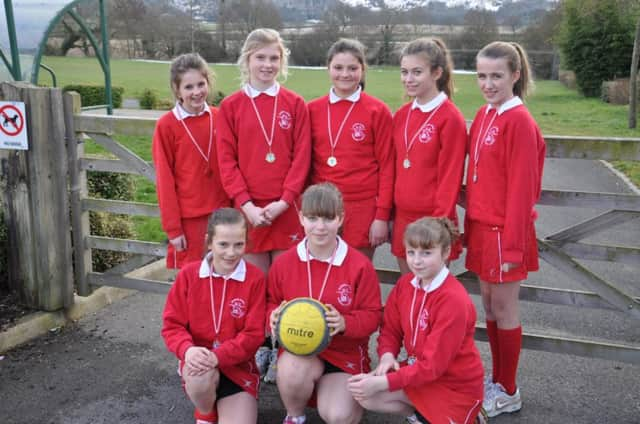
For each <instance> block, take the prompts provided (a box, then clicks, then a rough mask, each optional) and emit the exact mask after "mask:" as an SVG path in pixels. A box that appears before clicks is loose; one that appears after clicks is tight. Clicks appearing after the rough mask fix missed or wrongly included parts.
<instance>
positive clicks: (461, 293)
mask: <svg viewBox="0 0 640 424" xmlns="http://www.w3.org/2000/svg"><path fill="white" fill-rule="evenodd" d="M436 278H437V277H436ZM440 278H441V281H442V280H443V282H442V284H441V285H440V286H437V287H435V288H432V289H430V290H429V293H428V294H427V299H426V301H425V306H424V311H423V313H422V318H421V320H420V322H419V323H418V332H417V333H418V334H417V337H416V344H415V348H412V347H411V343H412V339H413V332H412V330H411V329H412V327H411V325H412V324H411V323H410V320H413V328H414V329H415V328H416V327H415V325H416V320H417V319H418V315H419V314H420V305H421V304H422V300H423V297H424V295H425V291H424V289H421V288H418V289H417V292H416V297H415V303H414V308H413V311H414V313H413V316H410V311H411V303H412V300H413V295H414V291H415V290H416V289H415V288H414V286H413V285H412V284H411V281H412V280H413V279H414V275H413V274H412V273H409V274H405V275H403V276H402V277H400V279H399V280H398V282H397V283H396V285H395V287H394V288H393V289H392V290H391V293H389V297H388V298H387V302H386V304H385V307H384V319H383V323H382V328H381V329H380V336H379V337H378V355H379V356H382V355H383V354H384V353H387V352H389V353H391V354H393V355H394V356H397V355H398V353H399V352H400V348H401V346H403V345H404V346H405V348H406V349H407V354H408V355H414V356H415V357H416V359H417V361H416V362H415V363H414V364H413V365H406V366H402V367H401V368H400V370H398V371H396V372H390V373H388V374H387V380H388V382H389V390H390V391H395V390H399V389H402V388H404V387H407V386H421V385H424V384H428V383H433V382H437V383H441V384H444V385H446V386H447V387H449V388H450V389H452V390H454V391H456V392H459V393H465V394H468V395H470V396H473V397H475V398H477V399H482V396H483V381H482V380H483V377H484V371H483V368H482V360H481V358H480V353H479V352H478V349H477V348H476V345H475V342H474V340H473V334H474V331H475V325H476V310H475V307H474V306H473V302H472V301H471V298H470V297H469V294H468V293H467V291H466V290H465V288H464V286H462V284H460V282H459V281H458V280H457V279H456V278H455V277H454V276H453V275H452V274H451V273H450V272H449V270H448V269H447V268H446V267H445V268H443V271H441V275H440ZM434 283H435V279H434V281H433V282H432V284H434Z"/></svg>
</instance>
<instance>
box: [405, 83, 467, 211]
mask: <svg viewBox="0 0 640 424" xmlns="http://www.w3.org/2000/svg"><path fill="white" fill-rule="evenodd" d="M434 100H435V101H434V103H433V104H430V105H429V106H430V107H431V106H433V107H434V109H432V110H431V111H430V112H422V111H421V110H420V109H418V108H416V109H414V110H411V106H412V104H413V103H407V104H405V105H404V106H402V107H401V108H400V109H398V111H397V112H396V113H395V115H394V116H393V143H394V147H395V152H396V154H395V156H396V164H395V169H396V180H395V188H394V206H395V207H396V208H398V209H400V210H405V211H408V212H422V213H424V215H426V216H435V217H441V216H446V217H448V218H450V219H453V220H454V221H455V220H456V202H457V200H458V193H459V192H460V187H461V185H462V176H463V174H464V159H465V156H466V148H467V127H466V123H465V121H464V117H463V116H462V113H460V111H459V110H458V108H457V107H456V106H455V105H454V104H453V102H452V101H451V100H449V99H448V98H447V97H446V95H445V94H444V93H441V94H440V95H439V96H438V97H436V99H434ZM437 105H440V106H439V107H438V106H437ZM435 108H437V110H436V109H435ZM409 112H411V115H410V116H409V122H408V125H407V143H406V144H407V145H409V144H410V143H411V139H412V138H413V136H414V134H416V132H417V131H418V130H419V129H420V128H421V127H422V126H423V124H424V123H425V121H426V120H427V119H429V117H431V116H432V115H433V117H432V118H431V119H430V120H429V123H428V124H427V125H425V126H424V128H423V129H422V130H421V131H420V133H419V134H418V135H417V136H416V138H415V141H414V142H413V145H412V146H411V148H410V149H409V160H410V161H411V166H410V167H409V168H404V167H403V161H404V160H405V158H406V151H407V149H406V147H405V123H406V122H407V114H408V113H409ZM434 112H435V115H434Z"/></svg>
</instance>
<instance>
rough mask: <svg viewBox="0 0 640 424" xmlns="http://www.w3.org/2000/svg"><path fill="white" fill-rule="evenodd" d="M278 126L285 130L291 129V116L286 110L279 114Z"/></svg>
mask: <svg viewBox="0 0 640 424" xmlns="http://www.w3.org/2000/svg"><path fill="white" fill-rule="evenodd" d="M278 125H280V128H282V129H283V130H288V129H289V128H291V114H290V113H289V112H287V111H286V110H281V111H280V112H279V113H278Z"/></svg>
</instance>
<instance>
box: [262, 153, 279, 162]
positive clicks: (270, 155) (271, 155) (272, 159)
mask: <svg viewBox="0 0 640 424" xmlns="http://www.w3.org/2000/svg"><path fill="white" fill-rule="evenodd" d="M264 160H266V161H267V162H268V163H273V162H275V161H276V155H275V153H273V152H269V153H267V156H265V157H264Z"/></svg>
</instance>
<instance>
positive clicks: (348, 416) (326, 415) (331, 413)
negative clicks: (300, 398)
mask: <svg viewBox="0 0 640 424" xmlns="http://www.w3.org/2000/svg"><path fill="white" fill-rule="evenodd" d="M362 412H363V406H362V405H361V404H357V403H354V405H353V407H351V408H343V407H336V405H327V407H326V408H320V407H319V408H318V414H319V415H320V417H321V418H322V420H323V421H324V422H326V423H328V424H355V423H358V422H360V418H362Z"/></svg>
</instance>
